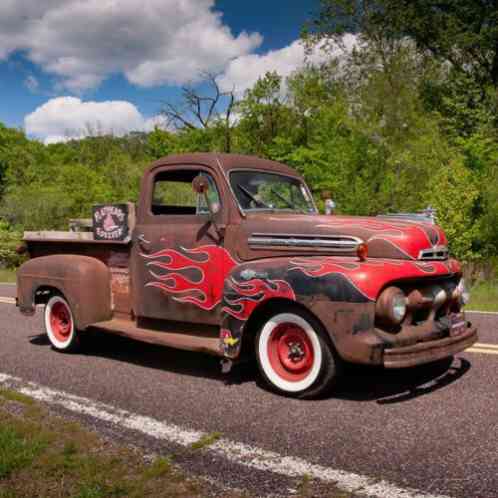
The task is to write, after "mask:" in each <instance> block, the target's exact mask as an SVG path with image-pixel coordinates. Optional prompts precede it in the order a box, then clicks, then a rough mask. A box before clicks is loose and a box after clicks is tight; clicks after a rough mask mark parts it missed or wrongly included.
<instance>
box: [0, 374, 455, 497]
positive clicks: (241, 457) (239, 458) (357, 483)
mask: <svg viewBox="0 0 498 498" xmlns="http://www.w3.org/2000/svg"><path fill="white" fill-rule="evenodd" d="M0 385H3V386H4V387H10V388H12V389H15V390H17V391H19V392H21V393H23V394H25V395H27V396H31V397H32V398H34V399H36V400H39V401H43V402H46V403H50V404H54V405H60V406H62V407H64V408H66V409H68V410H71V411H73V412H77V413H82V414H85V415H90V416H91V417H94V418H96V419H99V420H103V421H106V422H111V423H113V424H116V425H118V426H121V427H125V428H127V429H132V430H134V431H138V432H141V433H142V434H146V435H148V436H152V437H153V438H155V439H159V440H163V441H168V442H171V443H175V444H178V445H181V446H190V445H191V444H192V443H194V442H195V441H198V440H199V439H200V438H201V437H203V436H206V435H207V434H206V433H203V432H200V431H194V430H190V429H186V428H182V427H179V426H177V425H173V424H169V423H166V422H162V421H160V420H156V419H153V418H151V417H146V416H143V415H137V414H134V413H131V412H129V411H126V410H122V409H120V408H116V407H113V406H110V405H106V404H104V403H99V402H97V401H93V400H91V399H87V398H83V397H80V396H75V395H73V394H69V393H66V392H63V391H56V390H53V389H50V388H48V387H44V386H40V385H37V384H34V383H31V382H25V381H23V380H22V379H20V378H18V377H13V376H11V375H8V374H2V373H0ZM202 451H204V452H206V453H210V454H212V455H216V456H219V457H222V458H224V459H226V460H229V461H231V462H233V463H236V464H239V465H244V466H246V467H250V468H253V469H258V470H264V471H268V472H273V473H276V474H280V475H283V476H287V477H301V476H304V475H305V474H307V475H308V476H310V477H312V478H314V479H318V480H321V481H326V482H331V483H334V484H335V486H337V487H338V488H340V489H342V490H344V491H347V492H349V493H355V494H358V495H364V496H369V497H378V498H449V497H447V496H443V495H434V494H426V493H422V492H420V491H417V490H416V489H410V488H400V487H398V486H396V485H395V484H391V483H389V482H387V481H377V480H376V479H373V478H370V477H367V476H363V475H360V474H355V473H352V472H346V471H343V470H338V469H333V468H330V467H324V466H321V465H316V464H313V463H311V462H308V461H306V460H304V459H302V458H299V457H292V456H285V455H281V454H279V453H276V452H273V451H267V450H263V449H261V448H257V447H255V446H250V445H248V444H244V443H238V442H236V441H231V440H229V439H225V438H222V439H219V440H218V441H217V442H216V443H215V444H213V445H211V446H208V447H206V448H204V449H203V450H202Z"/></svg>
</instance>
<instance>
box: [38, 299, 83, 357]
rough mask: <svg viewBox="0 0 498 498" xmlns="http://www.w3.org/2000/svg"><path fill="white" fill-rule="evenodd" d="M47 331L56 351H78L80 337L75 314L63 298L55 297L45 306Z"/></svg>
mask: <svg viewBox="0 0 498 498" xmlns="http://www.w3.org/2000/svg"><path fill="white" fill-rule="evenodd" d="M45 330H46V332H47V335H48V338H49V340H50V343H51V344H52V346H53V347H54V348H55V349H57V350H59V351H67V352H72V351H76V350H77V349H78V347H79V337H78V334H77V331H76V328H75V324H74V318H73V313H72V311H71V308H70V306H69V304H68V302H67V301H66V300H65V299H64V298H63V297H62V296H59V295H55V296H52V297H51V298H50V299H49V300H48V302H47V304H46V306H45Z"/></svg>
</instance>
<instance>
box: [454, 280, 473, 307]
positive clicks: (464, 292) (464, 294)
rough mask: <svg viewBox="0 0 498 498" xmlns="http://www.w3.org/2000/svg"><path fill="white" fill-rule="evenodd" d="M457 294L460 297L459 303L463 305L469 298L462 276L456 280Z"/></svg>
mask: <svg viewBox="0 0 498 498" xmlns="http://www.w3.org/2000/svg"><path fill="white" fill-rule="evenodd" d="M457 291H458V295H459V297H460V304H461V305H462V306H465V305H466V304H467V303H468V302H469V300H470V292H469V290H468V289H467V287H466V285H465V280H464V279H463V278H461V279H460V282H458V287H457Z"/></svg>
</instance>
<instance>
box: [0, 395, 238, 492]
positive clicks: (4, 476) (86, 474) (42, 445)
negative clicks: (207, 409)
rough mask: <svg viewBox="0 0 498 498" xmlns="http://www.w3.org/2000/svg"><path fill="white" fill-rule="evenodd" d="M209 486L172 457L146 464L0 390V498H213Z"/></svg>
mask: <svg viewBox="0 0 498 498" xmlns="http://www.w3.org/2000/svg"><path fill="white" fill-rule="evenodd" d="M207 486H209V484H208V483H207V482H205V481H204V480H201V479H194V478H190V477H187V476H186V475H185V474H184V473H183V472H182V471H181V470H179V469H178V468H176V467H175V466H174V465H173V464H172V461H171V459H170V458H164V457H157V458H154V459H153V460H152V461H151V462H149V463H147V462H146V460H145V459H144V457H143V455H141V454H139V453H138V451H136V450H132V449H129V448H123V447H118V446H115V445H113V444H110V443H109V442H108V441H105V440H103V439H102V438H100V437H99V436H98V435H96V434H94V433H91V432H89V431H87V430H86V429H84V428H83V427H82V426H80V425H79V424H77V423H75V422H71V421H67V420H65V419H62V418H60V417H58V416H54V415H50V414H49V413H47V411H46V410H44V409H43V408H41V407H40V406H39V405H38V404H37V403H36V402H35V401H34V400H32V399H31V398H28V397H26V396H24V395H22V394H19V393H17V392H15V391H11V390H8V389H1V390H0V497H1V498H7V497H8V498H28V497H33V496H40V497H43V498H55V497H58V498H59V497H71V498H115V497H133V498H135V497H136V498H141V497H146V496H150V497H154V498H155V497H158V498H160V497H176V498H197V497H201V496H213V495H212V494H211V493H208V492H206V491H207ZM225 496H227V497H229V498H240V497H241V496H243V495H241V494H240V493H239V494H238V493H235V492H233V493H231V492H227V493H226V495H225Z"/></svg>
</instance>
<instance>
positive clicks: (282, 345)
mask: <svg viewBox="0 0 498 498" xmlns="http://www.w3.org/2000/svg"><path fill="white" fill-rule="evenodd" d="M268 358H269V360H270V365H271V366H272V368H273V370H275V371H276V372H277V373H278V374H279V375H280V377H282V378H283V379H285V380H288V381H291V382H297V381H299V380H302V379H304V378H305V377H306V376H307V375H308V374H309V372H310V370H311V367H312V366H313V360H314V353H313V344H312V343H311V340H310V338H309V337H308V335H307V334H306V331H305V330H304V329H303V328H302V327H300V326H299V325H297V324H295V323H292V322H286V323H285V322H284V323H281V324H279V325H277V326H276V327H275V328H274V329H273V330H272V331H271V334H270V337H269V340H268Z"/></svg>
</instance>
